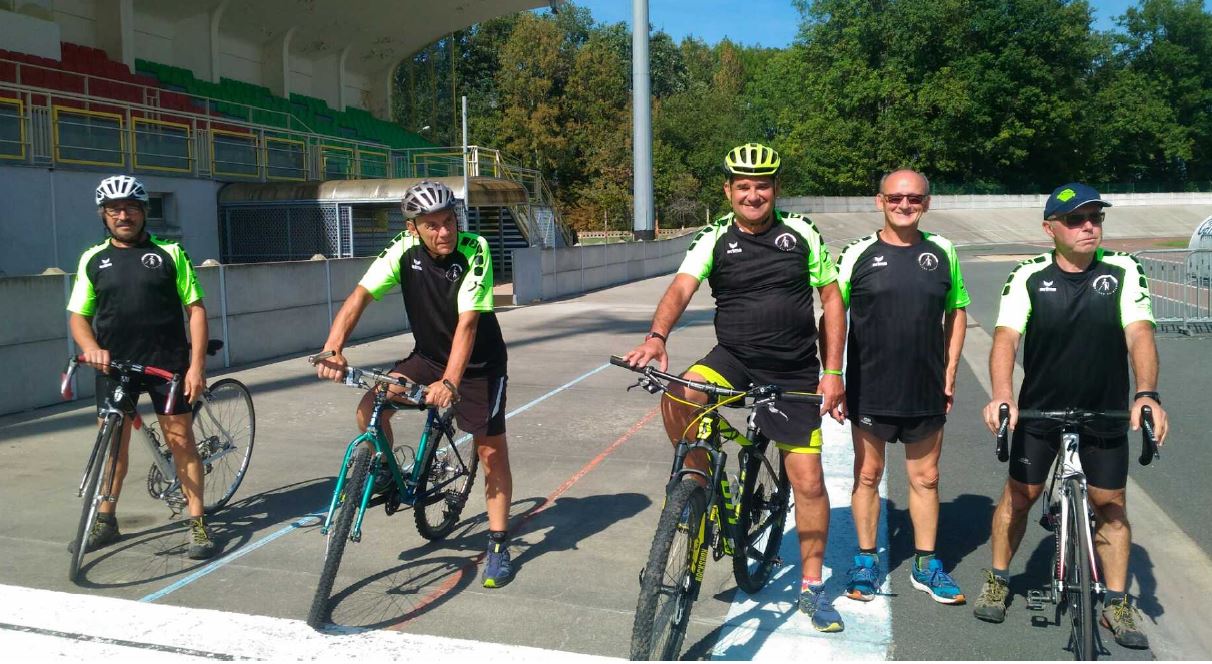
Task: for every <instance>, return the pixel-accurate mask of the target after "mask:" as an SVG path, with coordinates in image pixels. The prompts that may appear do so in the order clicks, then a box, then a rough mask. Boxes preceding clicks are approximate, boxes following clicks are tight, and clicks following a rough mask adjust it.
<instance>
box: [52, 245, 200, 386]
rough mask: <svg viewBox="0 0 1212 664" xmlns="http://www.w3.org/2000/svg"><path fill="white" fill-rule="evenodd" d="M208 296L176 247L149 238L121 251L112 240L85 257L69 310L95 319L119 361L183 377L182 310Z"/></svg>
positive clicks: (186, 355) (186, 348)
mask: <svg viewBox="0 0 1212 664" xmlns="http://www.w3.org/2000/svg"><path fill="white" fill-rule="evenodd" d="M204 295H205V293H203V292H202V287H201V286H200V285H199V284H198V279H197V275H195V274H194V268H193V266H192V265H191V264H190V262H189V256H188V255H187V254H186V253H185V250H184V249H182V248H181V246H180V245H178V244H177V243H175V242H168V241H165V240H161V239H159V238H156V237H152V236H151V235H147V236H146V238H145V239H144V240H143V241H141V242H139V243H138V244H137V245H136V246H133V247H129V248H120V247H116V246H114V245H113V244H112V243H111V242H110V241H109V240H108V239H107V240H106V241H105V242H103V243H101V244H99V245H97V246H95V247H92V248H90V249H88V250H87V251H85V252H84V254H83V255H82V256H81V257H80V266H79V268H78V269H77V271H76V284H75V286H74V287H73V288H72V295H71V299H70V300H69V302H68V305H67V309H68V310H69V311H73V312H75V313H78V314H80V315H82V316H88V317H91V318H92V319H93V330H94V333H95V334H96V336H97V343H99V344H101V347H102V348H104V349H105V350H108V351H109V353H110V356H111V357H113V358H114V359H115V360H126V361H129V362H137V363H139V364H144V365H149V366H154V367H159V368H161V369H166V370H168V371H173V372H181V371H185V370H186V369H188V368H189V343H188V341H187V339H186V336H185V317H184V316H183V315H182V310H181V307H182V305H186V304H193V303H194V302H197V301H199V300H201V299H202V298H203V296H204Z"/></svg>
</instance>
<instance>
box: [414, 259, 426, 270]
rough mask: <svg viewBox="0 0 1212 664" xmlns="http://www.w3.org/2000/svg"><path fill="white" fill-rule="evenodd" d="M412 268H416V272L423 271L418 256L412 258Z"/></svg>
mask: <svg viewBox="0 0 1212 664" xmlns="http://www.w3.org/2000/svg"><path fill="white" fill-rule="evenodd" d="M412 269H414V270H416V271H417V272H424V269H422V268H421V259H420V258H414V259H412Z"/></svg>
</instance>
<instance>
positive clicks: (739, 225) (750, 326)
mask: <svg viewBox="0 0 1212 664" xmlns="http://www.w3.org/2000/svg"><path fill="white" fill-rule="evenodd" d="M780 163H781V162H780V159H779V156H778V153H777V152H775V151H774V150H772V149H770V148H768V147H766V146H764V145H758V144H756V143H750V144H747V145H742V146H740V147H737V148H735V149H733V150H732V151H731V152H729V153H728V155H727V157H725V160H724V164H725V172H726V174H727V179H726V180H725V182H724V195H725V197H727V199H728V202H729V204H730V205H731V206H732V212H731V213H729V214H727V215H725V216H723V217H721V218H720V219H718V220H717V221H715V222H714V223H712V224H710V225H709V226H707V228H705V229H703V230H702V231H700V232H699V234H698V235H697V236H696V237H695V238H694V241H693V242H692V243H691V245H690V248H689V249H688V250H687V252H686V258H685V260H683V262H682V265H681V267H680V268H679V269H678V274H677V275H676V276H675V277H674V279H673V283H672V284H670V286H669V289H668V290H666V291H665V295H664V296H663V297H662V298H661V302H660V304H658V305H657V311H656V315H655V316H654V317H653V320H652V329H651V331H650V332H649V333H648V336H647V337H646V338H645V340H644V343H642V344H640V345H639V346H637V347H636V348H635V349H634V350H632V351H631V352H630V353H628V354H627V356H626V359H627V360H628V362H630V363H631V364H632V365H633V366H644V365H646V364H648V363H649V362H651V361H652V360H657V361H658V362H659V363H660V368H661V370H665V369H666V368H667V366H668V363H669V356H668V355H667V354H666V352H665V342H666V340H667V339H668V337H669V333H670V331H671V330H672V329H673V326H674V325H675V324H676V323H677V320H678V318H680V317H681V315H682V313H683V312H684V311H685V310H686V305H687V304H688V303H689V302H690V298H691V297H692V296H693V295H694V293H695V291H697V290H698V288H699V284H700V283H702V282H703V281H704V280H706V281H707V282H708V283H709V284H711V292H712V295H713V296H714V297H715V300H716V312H715V334H716V342H717V345H716V347H715V348H713V349H712V350H711V351H710V352H709V353H707V355H706V357H704V358H703V359H701V360H699V361H698V362H696V363H694V364H693V365H692V366H691V367H690V368H689V370H687V372H686V373H685V374H683V375H684V376H685V377H686V378H687V379H689V380H694V381H707V382H712V383H716V384H718V385H722V386H725V387H734V386H735V387H737V388H740V389H744V388H745V387H746V386H748V385H750V384H776V385H780V386H782V387H784V388H787V389H789V390H792V391H799V392H816V391H817V389H818V385H819V389H820V393H821V395H822V396H823V397H824V404H823V405H822V406H821V407H820V408H819V409H818V408H816V407H814V406H809V405H807V404H799V403H788V402H778V403H777V404H772V405H771V406H768V407H765V408H763V409H761V410H759V411H758V414H757V424H758V427H759V428H760V429H761V431H762V433H763V434H764V435H765V436H766V437H767V438H769V439H770V440H771V441H772V442H773V443H775V444H776V445H777V446H778V448H779V449H780V450H781V451H782V455H783V459H784V462H785V464H786V468H787V477H788V479H789V480H790V482H791V486H792V491H793V492H794V494H795V518H796V530H797V531H798V533H799V538H800V555H801V558H802V563H803V581H802V583H801V595H800V602H799V606H800V610H801V611H803V612H804V613H806V614H808V615H809V616H810V618H811V620H812V624H813V626H814V627H815V628H816V629H818V630H820V631H823V632H837V631H841V630H842V627H843V623H842V618H841V616H840V615H839V614H838V612H837V611H836V610H835V609H834V608H833V605H832V602H831V601H830V600H829V598H828V597H826V596H825V593H824V583H823V580H822V561H823V559H824V553H825V543H826V540H827V538H828V532H829V496H828V494H827V493H826V492H825V484H824V475H823V472H822V467H821V430H820V426H821V416H822V415H824V414H825V413H827V412H828V413H831V414H832V415H833V416H834V418H835V419H837V420H838V421H839V422H840V421H842V420H843V418H844V408H845V406H844V404H843V396H844V395H843V386H842V380H841V374H842V372H841V366H842V348H843V346H844V342H843V340H844V338H845V335H846V320H845V310H844V309H843V307H842V298H841V295H840V293H839V292H838V287H837V283H836V280H837V268H836V266H835V265H834V263H833V260H832V259H831V258H830V256H829V250H828V249H827V248H826V247H825V244H824V242H822V240H821V236H820V233H818V232H817V229H816V226H815V225H813V223H812V221H810V220H809V219H808V218H806V217H802V216H800V215H798V214H790V213H786V212H782V211H779V210H775V208H774V201H775V197H776V196H777V195H778V179H777V175H778V171H779V166H780ZM814 288H816V289H818V291H819V292H820V297H821V309H822V314H823V325H822V328H823V329H822V330H821V332H820V346H821V348H822V350H823V354H824V355H825V366H824V371H823V373H824V376H823V377H821V373H822V367H821V362H820V359H819V358H818V355H817V340H818V339H817V337H818V333H817V321H816V314H815V310H814V308H813V301H812V289H814ZM677 396H678V398H679V399H682V400H683V401H691V402H694V403H698V404H704V403H706V402H707V395H706V394H703V393H701V392H697V391H691V390H683V391H681V392H680V393H678V395H677ZM661 406H662V415H663V416H664V421H665V431H666V433H667V434H668V435H669V439H670V440H671V441H673V442H675V443H676V442H677V441H678V440H679V439H681V437H682V432H683V431H684V430H685V429H686V427H687V426H688V424H689V423H690V422H691V421H692V420H693V419H694V418H695V417H696V415H697V414H698V413H699V412H701V410H698V409H695V408H692V407H690V406H687V405H685V404H683V403H679V402H678V401H675V400H673V399H668V398H666V399H664V400H662V402H661ZM687 462H688V463H687V465H694V464H698V465H699V467H702V464H703V463H704V461H703V460H702V459H698V458H695V456H694V455H691V457H690V458H688V459H687Z"/></svg>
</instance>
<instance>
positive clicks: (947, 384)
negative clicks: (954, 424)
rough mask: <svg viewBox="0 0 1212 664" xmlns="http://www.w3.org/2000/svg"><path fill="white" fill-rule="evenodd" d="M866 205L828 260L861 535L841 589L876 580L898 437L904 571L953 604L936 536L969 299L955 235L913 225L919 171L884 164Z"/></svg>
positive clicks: (859, 590)
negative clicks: (904, 500) (857, 226)
mask: <svg viewBox="0 0 1212 664" xmlns="http://www.w3.org/2000/svg"><path fill="white" fill-rule="evenodd" d="M875 205H876V207H877V208H879V210H880V211H881V212H882V213H883V215H884V227H883V228H882V229H880V230H879V231H877V232H875V233H872V234H871V235H868V236H866V237H864V238H861V239H859V240H855V241H854V242H852V243H850V245H849V246H847V247H846V248H845V249H844V250H843V251H842V254H841V257H840V258H839V259H838V275H839V276H838V286H839V287H840V288H841V292H842V299H843V301H844V302H846V304H847V306H848V307H849V308H850V326H849V330H850V336H849V340H848V343H847V345H846V348H847V363H846V403H847V406H846V410H847V411H848V413H849V416H850V422H851V430H850V431H851V436H852V437H853V439H854V489H853V492H852V494H851V498H850V505H851V509H852V511H853V512H854V525H855V530H856V531H857V535H858V543H859V551H858V553H857V554H856V555H855V558H854V567H852V568H851V569H850V572H849V577H850V578H849V580H848V582H847V584H846V595H847V596H848V597H850V598H851V599H856V600H860V601H870V600H872V599H874V597H875V594H876V591H877V590H878V588H879V581H878V575H879V573H878V570H879V554H878V552H877V550H876V528H877V526H878V524H879V516H880V494H879V485H880V478H881V477H883V474H884V463H885V448H886V446H887V443H889V442H893V443H895V442H897V441H900V442H901V443H904V445H905V471H906V475H907V476H908V478H909V515H910V518H911V519H912V521H913V539H914V547H915V549H916V553H915V555H914V558H913V567H912V569H911V570H910V576H909V578H910V582H911V583H912V584H913V587H915V588H917V589H919V590H922V591H924V592H926V593H928V594H929V595H930V596H931V597H932V598H933V599H934V600H935V601H936V602H939V603H942V604H959V603H962V602H963V601H964V595H963V593H962V592H961V591H960V588H959V586H958V585H957V584H956V583H955V581H954V580H953V579H952V578H951V576H950V575H949V574H947V572H946V571H945V570H944V569H943V565H942V562H941V561H940V560H938V559H936V558H935V556H934V546H935V540H936V534H937V530H938V482H939V467H938V465H939V456H940V455H941V453H942V447H943V424H944V423H945V422H946V421H947V413H948V412H950V410H951V404H952V401H953V399H954V396H955V375H956V371H957V370H958V369H959V359H960V352H961V351H962V350H963V347H964V330H965V327H966V325H967V314H966V312H965V309H964V308H965V307H967V306H968V304H969V302H970V298H969V297H968V291H967V289H965V288H964V278H963V276H962V275H961V274H960V265H959V258H958V257H957V256H956V253H955V246H954V245H952V244H951V242H950V241H948V240H947V239H946V238H944V237H942V236H941V235H936V234H934V233H927V232H924V231H921V230H919V229H918V225H919V223H920V222H921V219H922V216H923V215H925V214H926V211H927V210H929V209H930V182H929V181H928V180H927V179H926V177H925V176H924V175H922V174H921V173H918V172H916V171H912V170H908V169H902V170H897V171H893V172H891V173H889V174H887V175H885V176H884V177H883V179H882V180H881V181H880V193H879V194H877V195H876V197H875Z"/></svg>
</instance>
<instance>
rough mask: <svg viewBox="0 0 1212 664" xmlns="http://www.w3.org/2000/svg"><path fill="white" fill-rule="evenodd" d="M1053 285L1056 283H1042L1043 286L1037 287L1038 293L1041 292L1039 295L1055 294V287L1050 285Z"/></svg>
mask: <svg viewBox="0 0 1212 664" xmlns="http://www.w3.org/2000/svg"><path fill="white" fill-rule="evenodd" d="M1054 283H1056V282H1055V281H1045V282H1044V285H1043V286H1040V287H1039V292H1041V293H1055V292H1056V286H1053V285H1052V284H1054Z"/></svg>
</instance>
